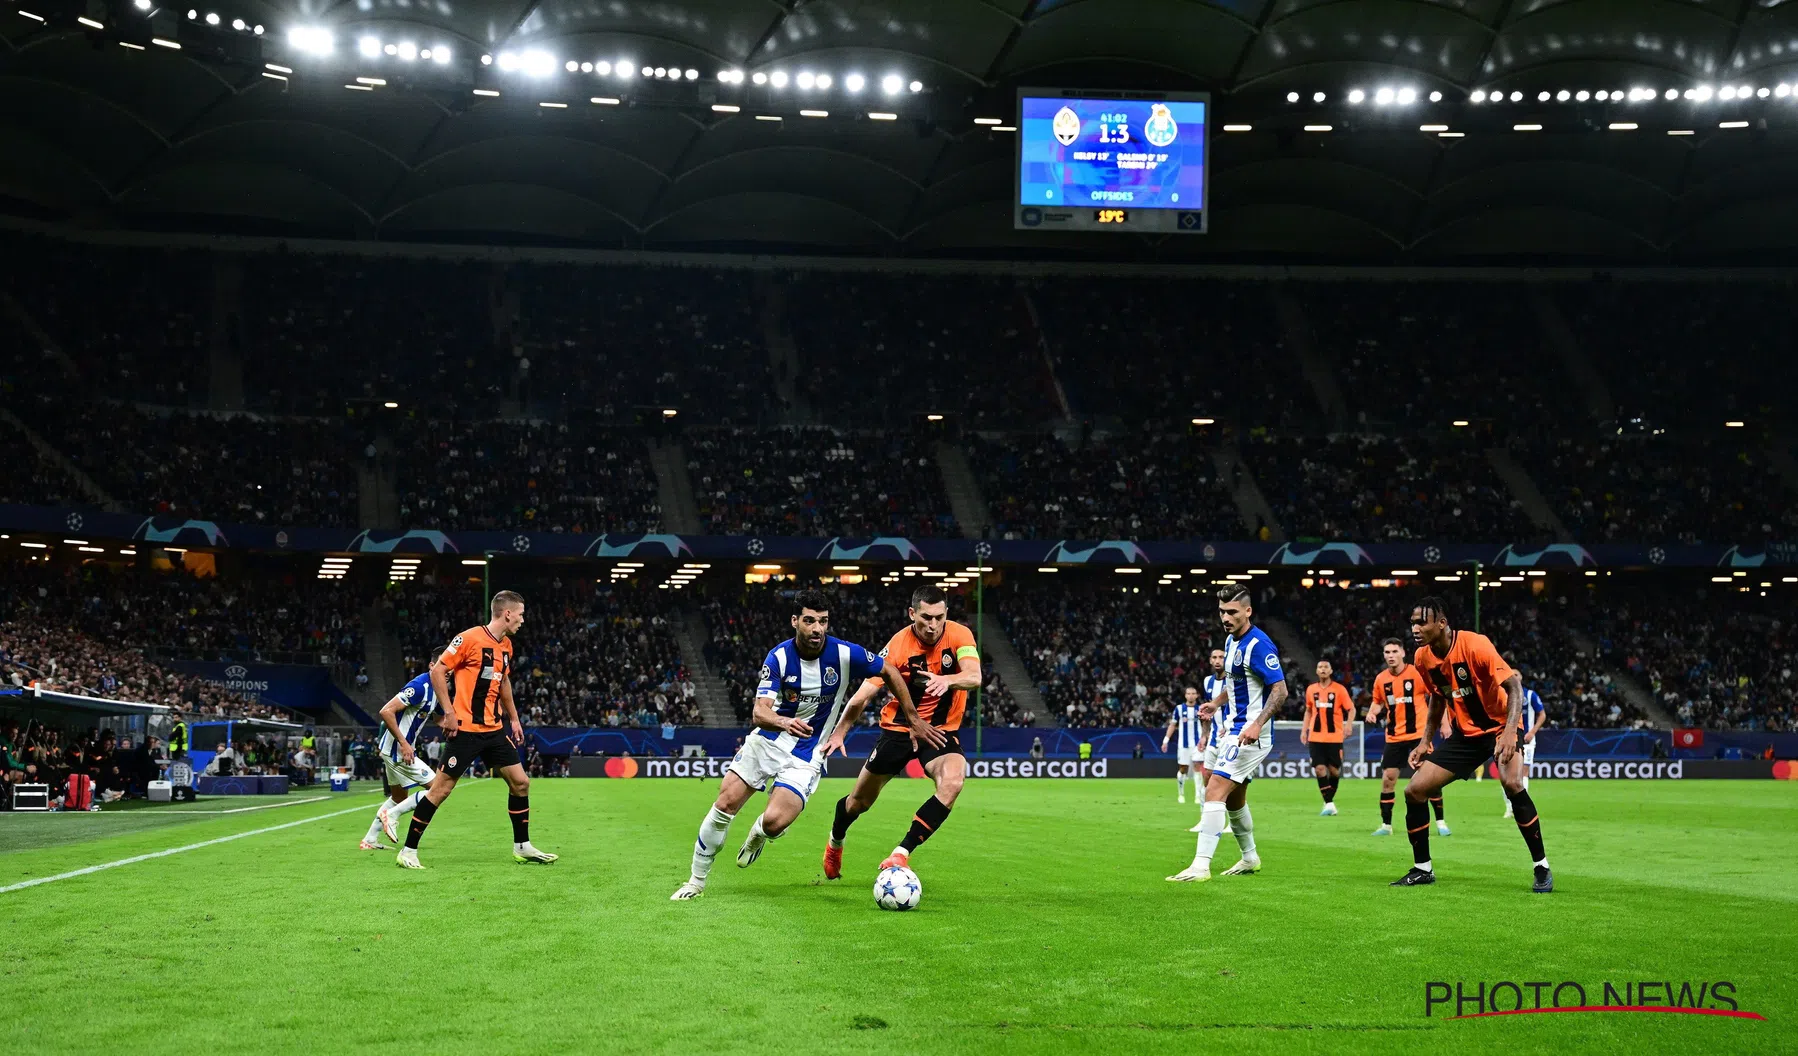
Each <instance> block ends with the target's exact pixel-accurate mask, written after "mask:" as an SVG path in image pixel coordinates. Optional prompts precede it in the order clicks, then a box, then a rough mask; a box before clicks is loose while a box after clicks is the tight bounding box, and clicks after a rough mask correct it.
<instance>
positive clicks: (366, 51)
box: [356, 37, 381, 59]
mask: <svg viewBox="0 0 1798 1056" xmlns="http://www.w3.org/2000/svg"><path fill="white" fill-rule="evenodd" d="M356 51H357V52H358V53H360V54H361V56H362V57H363V58H365V59H374V58H379V57H380V55H381V42H380V41H379V40H378V39H376V38H374V37H363V38H361V39H360V40H358V41H356Z"/></svg>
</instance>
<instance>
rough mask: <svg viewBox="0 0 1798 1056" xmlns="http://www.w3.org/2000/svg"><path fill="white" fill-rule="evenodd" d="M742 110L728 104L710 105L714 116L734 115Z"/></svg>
mask: <svg viewBox="0 0 1798 1056" xmlns="http://www.w3.org/2000/svg"><path fill="white" fill-rule="evenodd" d="M742 110H743V108H742V107H740V106H735V105H732V104H730V103H713V104H712V112H713V113H716V114H735V113H740V112H742Z"/></svg>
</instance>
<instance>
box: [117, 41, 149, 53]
mask: <svg viewBox="0 0 1798 1056" xmlns="http://www.w3.org/2000/svg"><path fill="white" fill-rule="evenodd" d="M119 47H121V48H130V49H131V50H132V51H142V50H144V46H143V45H142V44H133V43H131V42H130V41H129V40H121V41H119Z"/></svg>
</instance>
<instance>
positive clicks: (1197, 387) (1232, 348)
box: [1032, 277, 1317, 429]
mask: <svg viewBox="0 0 1798 1056" xmlns="http://www.w3.org/2000/svg"><path fill="white" fill-rule="evenodd" d="M1032 296H1033V298H1034V300H1035V303H1036V305H1037V307H1038V309H1039V311H1040V314H1041V318H1042V321H1043V328H1044V329H1045V330H1046V331H1047V332H1048V334H1049V339H1050V345H1051V346H1052V347H1053V348H1054V351H1055V372H1056V377H1058V378H1059V379H1060V381H1061V384H1062V386H1063V387H1064V389H1065V390H1066V394H1067V398H1068V402H1069V404H1070V405H1071V407H1072V409H1073V410H1074V412H1075V413H1076V414H1080V415H1085V416H1093V415H1098V416H1117V417H1119V418H1122V419H1123V420H1125V421H1127V422H1131V423H1147V424H1149V425H1150V426H1151V427H1152V428H1156V429H1175V428H1178V427H1180V426H1183V425H1185V424H1186V423H1188V422H1189V421H1191V419H1193V418H1194V417H1207V418H1215V419H1217V420H1218V421H1220V422H1223V423H1225V424H1226V425H1228V426H1230V427H1233V428H1237V429H1249V428H1256V427H1261V428H1299V427H1302V426H1303V425H1304V424H1305V422H1306V421H1307V420H1308V419H1310V418H1311V417H1312V416H1314V415H1315V414H1316V406H1317V403H1316V400H1315V399H1313V398H1312V396H1311V394H1310V392H1309V390H1308V389H1307V387H1306V385H1305V383H1304V381H1303V378H1302V376H1301V374H1300V366H1299V358H1298V355H1297V353H1296V352H1294V351H1292V350H1290V349H1288V348H1286V346H1285V342H1284V341H1283V340H1282V339H1281V337H1280V335H1279V333H1278V331H1277V328H1276V325H1275V320H1276V316H1275V314H1274V303H1273V299H1272V298H1271V297H1270V296H1269V286H1268V284H1266V283H1259V282H1240V281H1229V280H1218V279H1155V278H1146V277H1135V278H1127V279H1126V278H1091V277H1079V278H1059V279H1050V280H1044V281H1042V282H1041V283H1040V284H1038V285H1037V286H1036V287H1034V289H1033V291H1032Z"/></svg>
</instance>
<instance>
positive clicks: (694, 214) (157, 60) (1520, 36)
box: [0, 0, 1798, 262]
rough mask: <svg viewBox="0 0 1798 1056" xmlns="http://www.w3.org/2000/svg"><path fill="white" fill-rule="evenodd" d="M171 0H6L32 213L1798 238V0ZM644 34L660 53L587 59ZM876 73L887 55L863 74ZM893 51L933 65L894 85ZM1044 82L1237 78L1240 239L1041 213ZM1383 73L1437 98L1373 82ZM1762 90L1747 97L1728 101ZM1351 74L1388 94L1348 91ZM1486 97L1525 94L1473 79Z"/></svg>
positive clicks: (1614, 239) (1346, 239) (574, 237)
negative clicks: (1038, 216) (754, 78)
mask: <svg viewBox="0 0 1798 1056" xmlns="http://www.w3.org/2000/svg"><path fill="white" fill-rule="evenodd" d="M156 2H166V0H156ZM188 2H189V3H200V2H202V0H188ZM150 3H151V0H91V2H89V0H0V41H3V44H0V206H3V207H4V208H5V209H6V210H7V211H9V212H12V213H14V214H23V215H28V216H33V217H36V218H39V219H50V220H65V219H66V220H71V221H74V222H78V223H82V224H86V225H95V226H121V227H137V228H145V227H148V228H165V229H166V228H176V229H183V230H236V231H253V232H261V233H271V232H272V233H291V234H295V235H300V234H304V235H312V236H324V237H353V238H379V239H387V240H431V241H466V240H471V239H472V240H480V241H494V240H498V241H508V242H550V243H558V244H569V245H588V246H601V247H632V248H635V247H642V248H649V249H656V248H682V249H698V248H712V249H738V250H741V249H768V250H772V249H780V250H793V249H802V250H803V249H812V250H820V251H824V252H852V253H874V254H906V255H950V256H967V255H1010V254H1018V253H1033V252H1041V251H1048V252H1053V253H1056V254H1067V253H1073V254H1078V255H1083V256H1092V257H1102V256H1113V255H1115V256H1121V257H1131V258H1136V259H1144V258H1153V259H1170V260H1189V259H1193V260H1196V259H1265V258H1267V257H1270V256H1275V255H1278V256H1281V257H1283V258H1284V259H1293V258H1294V257H1300V258H1307V259H1318V260H1360V261H1374V260H1381V261H1415V262H1434V261H1440V262H1466V261H1474V260H1495V259H1496V260H1505V259H1512V260H1515V259H1548V258H1557V259H1583V260H1601V261H1618V262H1624V261H1674V260H1687V261H1689V260H1700V261H1702V260H1711V259H1725V258H1728V259H1765V258H1767V257H1769V256H1770V255H1771V254H1773V253H1775V252H1777V251H1780V250H1784V249H1787V248H1789V247H1791V246H1792V245H1793V244H1794V243H1795V242H1798V200H1795V199H1794V195H1793V192H1792V190H1791V188H1792V187H1793V186H1794V180H1793V179H1792V176H1793V170H1794V166H1795V160H1794V154H1795V151H1794V147H1795V145H1798V90H1793V89H1791V88H1790V87H1789V86H1788V87H1787V88H1786V94H1776V93H1777V92H1779V91H1780V89H1781V86H1782V82H1781V78H1782V77H1784V78H1786V80H1787V81H1791V82H1798V63H1794V61H1793V60H1794V59H1795V58H1798V3H1785V2H1781V0H1679V2H1672V0H1560V2H1557V0H356V2H354V3H349V2H342V0H266V2H263V0H210V3H208V4H207V5H206V6H202V7H199V8H196V9H194V14H195V16H197V17H196V18H195V19H193V20H189V18H188V12H187V10H184V9H182V10H173V9H172V10H169V11H166V12H165V11H163V10H161V9H154V10H153V11H152V12H150V13H146V12H145V11H144V10H143V9H142V8H139V7H137V6H136V5H137V4H145V5H149V4H150ZM209 13H216V14H218V15H219V16H220V23H219V25H218V26H217V27H208V26H207V25H206V22H207V18H206V16H207V14H209ZM78 18H87V19H89V22H87V23H82V22H78V21H77V19H78ZM239 19H241V20H243V26H244V28H243V29H242V30H238V31H235V32H233V31H232V30H231V25H232V23H233V22H234V21H236V20H239ZM255 25H261V26H264V27H265V32H264V33H263V34H262V35H260V36H258V35H256V34H255V33H254V26H255ZM95 27H98V28H95ZM295 30H299V31H301V33H300V35H298V36H295V35H294V31H295ZM318 31H325V32H328V33H329V34H331V37H330V40H331V43H332V47H331V49H330V53H329V54H328V55H326V54H319V52H322V51H323V50H324V48H323V44H322V39H323V38H322V37H320V36H318V35H317V34H318ZM308 33H311V34H313V35H312V36H307V35H306V34H308ZM153 38H158V39H162V40H164V41H167V42H168V43H170V44H180V45H181V48H180V50H175V49H173V48H170V47H165V46H160V45H158V44H157V43H155V40H154V39H153ZM364 38H367V39H368V40H370V41H373V42H374V47H373V49H372V51H373V54H372V56H368V57H365V56H364V54H363V51H362V49H363V48H364V47H366V46H367V45H366V44H365V42H364ZM390 47H397V48H399V49H408V48H418V49H426V48H435V49H436V50H437V52H438V55H437V56H436V60H437V61H433V60H425V59H423V58H416V59H409V58H408V57H409V56H410V55H411V54H412V53H411V52H410V51H409V50H401V51H399V53H398V54H397V55H396V54H389V53H387V50H386V49H388V48H390ZM445 48H447V49H448V50H449V51H450V53H451V55H452V59H451V61H450V62H447V63H445V62H442V61H440V60H441V59H442V55H441V52H442V51H443V50H444V49H445ZM481 56H487V57H488V59H489V61H490V63H491V64H490V65H483V64H481V62H480V59H481ZM502 58H503V59H504V60H505V65H507V66H508V67H509V68H508V69H506V70H502V69H501V68H500V67H501V65H502V63H501V62H499V61H495V60H499V59H502ZM620 58H624V59H628V60H629V62H630V65H631V66H632V67H633V76H632V77H630V78H628V79H625V78H619V77H617V76H615V75H614V76H611V77H605V76H601V75H599V74H598V73H595V72H589V71H584V70H581V69H579V68H578V65H577V69H576V71H575V72H572V73H570V72H566V71H565V70H564V68H563V64H564V63H565V62H570V61H572V62H575V63H577V64H578V63H579V62H581V61H587V62H590V63H599V62H607V63H613V62H616V60H617V59H620ZM267 64H273V65H272V66H270V65H267ZM534 64H536V65H540V66H541V69H538V70H537V71H536V73H537V74H538V75H535V76H534V75H532V74H531V73H529V72H526V70H527V69H529V68H531V67H532V66H533V65H534ZM638 64H641V65H642V66H643V67H645V68H651V69H654V68H664V69H666V70H672V71H676V73H677V74H679V76H678V77H675V78H668V77H662V78H657V77H655V76H653V75H652V76H651V77H649V78H647V79H646V78H644V77H643V76H642V73H641V71H640V70H638V69H636V67H637V66H638ZM284 70H286V71H291V72H282V71H284ZM686 70H693V71H695V73H696V74H697V76H696V78H695V79H693V80H691V81H689V80H688V79H687V78H686V75H685V71H686ZM738 70H741V71H747V72H748V73H750V74H751V75H753V74H754V73H756V72H764V73H770V74H772V73H774V72H785V73H787V74H788V75H789V76H792V77H794V78H797V77H798V75H799V74H800V73H801V72H808V71H816V72H819V73H828V74H831V75H832V77H833V83H832V86H831V88H830V89H829V90H813V91H812V92H811V93H810V95H808V96H805V97H804V99H805V101H807V102H810V103H811V104H812V106H813V108H815V109H818V110H824V111H828V112H829V113H830V116H829V117H826V118H804V117H800V116H799V114H798V107H799V106H800V105H801V95H800V93H799V91H798V89H797V88H796V87H794V88H790V89H788V90H787V91H786V92H785V94H784V96H782V97H781V98H780V99H778V100H776V99H774V98H773V93H772V91H771V90H769V89H758V88H756V87H755V86H753V85H744V86H740V87H739V86H736V85H733V84H731V83H730V82H729V81H726V82H725V83H723V84H720V83H719V80H718V74H719V73H720V71H725V72H727V74H728V73H729V72H730V71H738ZM854 73H860V74H862V75H863V76H865V77H866V78H868V79H869V84H868V86H867V87H866V88H865V89H864V91H863V92H862V93H861V94H860V95H859V96H856V97H851V96H850V95H849V93H848V92H847V87H846V85H847V80H848V77H849V76H850V75H851V74H854ZM888 75H897V76H899V77H900V78H901V79H902V83H903V84H904V88H903V89H902V90H901V91H900V92H898V93H895V94H893V95H892V96H887V95H886V94H885V93H884V92H882V91H880V89H879V80H880V79H881V78H884V77H886V76H888ZM357 77H363V78H365V81H364V82H362V83H358V82H357V80H356V78H357ZM914 80H915V81H917V82H918V83H919V85H920V87H921V90H920V91H918V92H915V93H914V92H913V91H911V90H910V82H911V81H914ZM373 81H384V82H386V83H369V82H373ZM1019 86H1062V87H1078V88H1093V89H1098V88H1115V89H1144V90H1148V89H1157V90H1159V89H1181V90H1206V91H1211V92H1214V93H1216V96H1215V97H1216V103H1217V106H1216V114H1215V120H1216V123H1217V124H1222V123H1225V122H1235V123H1241V124H1249V125H1252V126H1253V131H1250V132H1246V133H1241V134H1230V135H1223V134H1220V135H1219V137H1218V140H1217V143H1216V147H1215V151H1214V179H1213V190H1212V192H1211V208H1212V220H1211V224H1212V233H1211V234H1209V235H1205V236H1187V237H1166V238H1161V239H1150V238H1147V237H1144V236H1136V235H1121V236H1120V235H1110V236H1099V235H1086V236H1077V235H1047V234H1043V233H1040V232H1017V231H1013V230H1012V228H1011V211H1010V205H1009V203H1010V197H1011V195H1012V193H1013V173H1012V166H1013V162H1012V152H1013V149H1014V142H1013V135H1012V134H1011V133H1009V132H1004V131H994V130H993V129H992V127H991V126H990V125H978V124H975V123H974V122H975V119H976V118H978V117H993V118H999V119H1002V120H1003V119H1008V118H1009V117H1010V116H1012V115H1013V113H1014V112H1015V103H1014V98H1015V91H1016V89H1017V88H1018V87H1019ZM1382 86H1388V87H1390V86H1398V87H1408V88H1411V89H1412V90H1413V91H1415V92H1416V93H1417V97H1418V102H1417V103H1415V104H1413V105H1410V106H1387V107H1377V106H1375V105H1374V103H1373V100H1372V96H1373V93H1374V92H1375V91H1377V89H1378V88H1379V87H1382ZM1738 87H1744V88H1747V89H1749V92H1748V93H1747V98H1746V99H1732V100H1729V101H1725V99H1724V98H1723V96H1724V94H1725V89H1729V91H1728V93H1727V94H1729V95H1732V96H1733V95H1734V94H1735V92H1734V90H1735V89H1737V88H1738ZM477 88H479V89H481V90H482V91H484V92H498V93H499V94H498V95H497V96H494V95H483V94H476V93H475V89H477ZM1354 88H1361V89H1362V90H1364V91H1366V92H1367V93H1368V94H1369V99H1368V100H1367V101H1366V102H1364V103H1362V104H1360V105H1355V104H1351V103H1349V102H1348V100H1347V93H1348V92H1349V91H1350V90H1351V89H1354ZM1563 89H1565V90H1567V91H1568V92H1569V100H1568V101H1567V102H1559V101H1557V100H1556V99H1555V98H1554V96H1555V94H1556V93H1559V92H1561V91H1562V90H1563ZM1649 89H1652V91H1653V95H1654V98H1653V99H1652V100H1651V101H1648V100H1643V99H1642V98H1641V95H1642V93H1643V92H1644V91H1646V90H1649ZM1762 89H1765V91H1764V92H1763V91H1762ZM1476 90H1477V91H1479V92H1481V93H1482V94H1483V93H1487V92H1491V91H1494V90H1497V91H1501V92H1502V93H1504V101H1503V102H1501V103H1498V104H1491V103H1474V102H1472V101H1471V100H1470V95H1471V94H1472V93H1473V92H1475V91H1476ZM1669 90H1671V91H1673V92H1674V93H1675V96H1676V98H1674V99H1671V100H1669V99H1667V98H1666V97H1665V95H1666V93H1667V92H1668V91H1669ZM1688 90H1691V91H1692V92H1693V93H1694V95H1695V98H1694V99H1691V100H1688V99H1686V98H1685V97H1684V96H1683V93H1686V92H1687V91H1688ZM1581 91H1586V92H1591V93H1594V94H1595V93H1597V92H1599V91H1603V92H1606V93H1607V96H1608V94H1609V93H1610V92H1617V93H1618V94H1619V95H1620V96H1621V95H1622V94H1623V93H1624V92H1625V91H1629V92H1631V93H1632V94H1631V96H1630V98H1629V99H1628V100H1627V101H1607V102H1602V103H1601V102H1597V101H1595V100H1593V101H1587V102H1584V103H1582V102H1580V101H1579V100H1578V98H1577V97H1576V96H1575V94H1574V93H1578V92H1581ZM1431 92H1440V93H1442V100H1441V101H1440V102H1439V103H1429V102H1428V101H1427V100H1428V96H1429V93H1431ZM1543 92H1547V93H1549V100H1548V101H1547V102H1538V101H1537V99H1538V97H1539V95H1540V94H1541V93H1543ZM1292 93H1297V97H1298V100H1299V101H1298V102H1297V103H1293V102H1289V101H1288V99H1289V97H1290V96H1291V95H1292ZM1316 93H1323V95H1324V100H1323V102H1321V103H1318V102H1313V101H1312V100H1313V97H1314V95H1315V94H1316ZM1513 94H1516V95H1517V97H1518V100H1519V101H1517V102H1512V101H1511V97H1512V95H1513ZM596 98H597V99H612V98H616V99H618V100H619V103H618V104H616V105H614V104H612V103H609V102H600V103H595V102H591V101H590V100H592V99H596ZM559 103H561V104H566V106H556V105H548V106H546V105H542V104H559ZM714 104H720V105H738V104H741V105H742V106H743V109H742V110H741V111H739V112H735V113H730V112H716V111H714V109H713V105H714ZM758 110H762V111H765V112H764V113H763V114H762V115H761V116H764V117H766V116H772V113H771V112H772V111H779V112H781V113H782V115H783V116H784V120H780V121H771V120H758V119H757V111H758ZM875 110H882V111H890V112H893V113H895V114H896V115H897V120H893V121H881V120H870V119H868V118H867V116H866V115H867V113H868V112H870V111H875ZM1737 121H1740V122H1744V124H1742V125H1740V126H1738V127H1721V126H1724V125H1725V124H1726V123H1729V124H1731V125H1734V123H1735V122H1737ZM1307 123H1311V124H1329V125H1330V126H1331V130H1330V131H1329V132H1328V133H1308V132H1305V131H1303V126H1304V125H1305V124H1307ZM1424 124H1443V125H1447V126H1449V127H1448V130H1449V131H1450V132H1451V133H1452V132H1465V136H1464V137H1455V136H1452V135H1451V136H1450V137H1443V136H1440V135H1438V134H1437V133H1436V132H1435V131H1423V130H1421V128H1420V126H1421V125H1424ZM1519 124H1525V125H1528V124H1540V125H1542V126H1543V130H1542V131H1541V132H1529V131H1514V130H1513V128H1514V126H1515V125H1519ZM1613 124H1632V125H1635V126H1636V127H1634V128H1632V129H1627V130H1626V129H1613V128H1612V127H1611V126H1612V125H1613ZM1686 130H1690V131H1691V132H1692V134H1691V135H1669V134H1668V133H1669V132H1670V131H1686Z"/></svg>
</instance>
